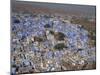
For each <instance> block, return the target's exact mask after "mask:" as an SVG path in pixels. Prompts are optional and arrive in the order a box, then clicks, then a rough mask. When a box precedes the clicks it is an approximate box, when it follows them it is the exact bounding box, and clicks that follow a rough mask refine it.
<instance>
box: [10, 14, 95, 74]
mask: <svg viewBox="0 0 100 75" xmlns="http://www.w3.org/2000/svg"><path fill="white" fill-rule="evenodd" d="M11 31H12V32H11V37H12V39H11V72H12V74H22V73H37V72H52V71H65V70H82V69H93V68H95V66H93V65H94V64H95V60H96V59H95V47H90V46H89V37H88V31H87V30H85V29H84V28H83V27H82V25H78V24H72V23H70V20H68V19H65V18H64V17H61V16H55V15H48V14H36V13H34V14H25V13H24V14H23V13H12V25H11Z"/></svg>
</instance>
